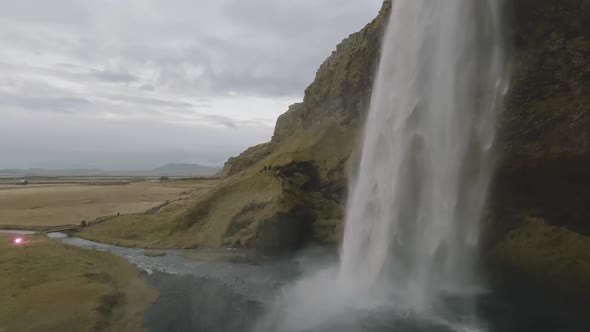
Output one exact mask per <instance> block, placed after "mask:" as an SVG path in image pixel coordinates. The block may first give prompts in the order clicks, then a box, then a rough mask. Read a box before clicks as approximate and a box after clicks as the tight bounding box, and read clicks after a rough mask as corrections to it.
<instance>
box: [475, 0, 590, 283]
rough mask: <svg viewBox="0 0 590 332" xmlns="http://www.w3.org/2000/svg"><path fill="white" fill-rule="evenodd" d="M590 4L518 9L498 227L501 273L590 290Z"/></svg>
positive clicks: (529, 4)
mask: <svg viewBox="0 0 590 332" xmlns="http://www.w3.org/2000/svg"><path fill="white" fill-rule="evenodd" d="M589 17H590V1H588V0H519V1H514V2H513V8H512V24H511V32H510V36H511V41H512V45H513V51H512V53H513V57H512V80H511V87H510V90H509V92H508V95H507V99H506V107H505V110H504V112H503V113H502V114H501V116H500V118H499V129H500V137H499V141H498V148H499V150H500V154H499V155H500V158H501V159H500V161H499V164H498V171H497V175H496V180H495V182H494V190H493V195H492V200H491V204H490V205H491V213H492V215H491V217H490V220H489V223H488V226H489V227H488V229H487V233H486V234H485V235H486V236H487V240H488V241H489V242H488V245H489V246H488V247H487V248H486V249H488V251H487V252H488V253H489V254H490V255H491V257H492V259H493V260H494V261H495V262H496V263H497V264H499V265H501V266H504V267H507V268H510V269H511V270H517V271H520V272H524V273H526V274H528V275H530V276H534V277H540V278H543V279H547V280H549V279H551V280H552V281H554V284H555V285H557V286H566V287H567V286H572V285H576V287H577V288H580V287H584V288H586V289H587V290H590V265H589V263H588V262H589V260H588V259H589V257H588V253H589V252H590V237H589V236H590V20H589V19H588V18H589Z"/></svg>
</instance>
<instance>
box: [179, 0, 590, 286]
mask: <svg viewBox="0 0 590 332" xmlns="http://www.w3.org/2000/svg"><path fill="white" fill-rule="evenodd" d="M509 3H510V5H511V6H512V9H511V14H512V15H511V16H512V18H513V20H512V21H513V22H512V23H511V24H510V27H511V28H510V29H509V30H510V31H509V33H508V36H509V39H510V40H511V41H512V42H513V45H514V47H513V49H512V52H511V54H512V61H511V66H512V80H511V86H510V91H509V94H508V96H507V100H506V107H505V110H504V112H503V113H502V114H501V115H500V118H499V131H500V137H499V139H498V141H497V149H498V151H499V155H500V156H501V159H500V160H499V161H498V174H497V176H496V180H495V183H494V190H493V194H492V197H491V202H490V217H489V218H488V219H489V220H488V223H487V224H486V225H487V226H488V227H487V229H486V234H485V238H486V240H487V242H486V248H485V249H486V250H487V251H486V253H488V254H489V256H490V257H491V258H492V259H493V261H494V262H495V263H496V264H498V265H499V266H502V267H506V268H511V269H516V270H519V271H521V272H523V273H529V274H538V275H540V276H543V275H551V276H552V277H551V278H549V279H551V280H554V281H556V283H558V282H557V281H558V280H561V281H566V282H564V283H563V284H564V285H565V284H567V283H568V282H567V280H573V279H571V278H569V279H568V277H564V278H560V276H565V275H569V276H572V275H575V276H581V275H586V276H590V271H589V270H588V269H589V267H588V263H587V262H583V261H579V257H584V256H582V255H580V253H581V252H582V251H588V250H590V244H589V243H590V241H588V238H587V236H589V235H590V20H589V19H588V18H589V17H590V1H589V0H519V1H514V2H509ZM390 9H391V1H389V0H387V1H385V2H384V5H383V8H382V10H381V12H380V13H379V15H378V16H377V18H376V19H375V20H374V21H373V22H371V23H370V24H369V25H367V26H366V27H365V28H364V29H363V30H361V31H360V32H358V33H355V34H352V35H350V36H349V37H348V38H347V39H345V40H344V41H343V42H342V43H341V44H339V45H338V46H337V48H336V51H334V52H333V54H332V55H331V56H330V57H329V58H328V59H327V60H326V61H325V62H324V63H323V64H322V65H321V66H320V68H319V70H318V71H317V74H316V77H315V80H314V81H313V83H312V84H311V85H310V86H309V87H308V88H307V89H306V91H305V98H304V100H303V102H302V103H299V104H295V105H292V106H291V107H290V108H289V110H288V111H287V112H286V113H285V114H283V115H282V116H280V117H279V119H278V120H277V124H276V128H275V132H274V135H273V138H272V140H271V141H270V142H269V143H265V144H262V145H258V146H255V147H252V148H250V149H248V150H246V151H245V152H244V153H242V154H241V155H239V156H238V157H235V158H231V159H230V160H228V162H227V163H226V165H225V167H224V170H223V174H225V175H227V177H226V178H225V180H224V181H222V183H221V184H220V185H219V186H218V187H217V188H215V189H214V190H213V191H211V192H210V193H209V194H208V195H206V196H205V197H204V198H202V199H200V200H199V201H198V202H196V203H195V205H194V207H193V208H192V209H191V210H190V211H189V212H188V213H186V214H185V215H183V216H182V217H181V218H179V220H178V225H177V227H176V229H175V230H174V231H173V233H178V232H181V233H183V234H191V236H190V239H191V241H193V242H194V244H195V245H204V246H222V245H223V246H235V247H238V246H245V247H256V248H263V249H269V250H279V249H292V248H296V247H298V246H301V245H303V244H305V243H307V242H309V241H315V242H321V243H335V242H337V241H338V240H339V237H340V233H341V229H342V227H341V224H342V207H343V204H344V201H345V195H346V188H347V178H348V174H350V172H349V170H350V169H351V168H352V167H354V161H355V160H356V158H355V157H354V156H355V153H356V152H355V151H356V147H357V146H358V138H359V133H360V128H361V127H362V123H363V119H364V116H365V114H366V111H367V109H368V105H369V102H370V96H371V86H372V83H373V80H374V76H375V68H376V65H377V61H378V59H379V50H380V40H381V36H382V30H383V28H384V27H385V23H386V21H387V19H388V14H389V12H390ZM524 239H529V240H530V242H525V241H524ZM525 243H530V245H531V247H527V248H520V247H519V246H525V247H526V246H528V244H525ZM550 247H552V248H556V249H559V250H558V251H559V253H556V254H555V255H561V256H559V257H557V258H556V257H555V256H553V257H544V256H546V254H547V253H548V252H549V251H550ZM519 248H520V249H523V250H520V249H519ZM533 248H536V249H533ZM516 251H518V253H517V252H516ZM533 256H534V257H533ZM556 260H559V261H562V262H565V261H567V262H568V264H564V265H563V266H561V265H560V269H559V271H560V272H559V273H558V275H555V274H554V273H553V272H551V271H554V269H553V268H554V264H555V261H556ZM552 273H553V274H552ZM576 278H577V279H575V280H576V282H577V283H578V284H580V285H582V284H584V283H586V286H588V285H590V279H589V278H583V277H579V278H578V277H576ZM580 280H581V281H580ZM578 281H579V282H578ZM577 287H578V286H577ZM579 287H582V286H579ZM589 289H590V288H589Z"/></svg>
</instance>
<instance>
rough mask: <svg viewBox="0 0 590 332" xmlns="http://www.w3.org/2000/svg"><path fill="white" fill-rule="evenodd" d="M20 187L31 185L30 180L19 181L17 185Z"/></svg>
mask: <svg viewBox="0 0 590 332" xmlns="http://www.w3.org/2000/svg"><path fill="white" fill-rule="evenodd" d="M16 184H18V185H19V186H26V185H27V184H29V181H28V180H18V182H17V183H16Z"/></svg>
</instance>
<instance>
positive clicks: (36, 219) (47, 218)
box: [0, 177, 216, 229]
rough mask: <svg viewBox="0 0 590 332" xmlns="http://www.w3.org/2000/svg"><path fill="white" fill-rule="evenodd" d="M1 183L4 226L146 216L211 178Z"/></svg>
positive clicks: (0, 207)
mask: <svg viewBox="0 0 590 332" xmlns="http://www.w3.org/2000/svg"><path fill="white" fill-rule="evenodd" d="M15 183H16V181H15V180H13V179H0V228H22V229H32V228H35V227H44V226H57V225H68V224H80V222H81V221H82V220H85V221H87V222H88V221H92V220H94V219H96V218H98V217H104V216H113V215H117V213H120V214H121V215H123V214H134V213H142V212H145V211H147V210H149V209H151V208H154V207H157V206H159V205H161V204H163V203H165V202H166V201H175V200H180V199H183V198H188V197H191V196H193V195H197V194H199V193H201V192H203V191H207V190H208V189H209V188H210V187H211V186H213V185H214V184H215V183H216V180H211V179H193V180H191V179H186V180H182V179H173V180H171V181H168V182H158V181H156V180H155V179H149V178H148V179H146V178H119V177H117V178H108V177H105V178H39V179H33V180H30V184H28V185H16V184H15Z"/></svg>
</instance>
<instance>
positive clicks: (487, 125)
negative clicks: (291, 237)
mask: <svg viewBox="0 0 590 332" xmlns="http://www.w3.org/2000/svg"><path fill="white" fill-rule="evenodd" d="M500 3H501V1H500V0H482V1H473V0H444V1H442V0H394V1H393V7H392V12H391V16H390V19H389V23H388V26H387V30H386V32H385V35H384V37H383V38H384V39H383V45H382V52H381V60H380V63H379V67H378V73H377V77H376V81H375V83H374V87H373V95H372V100H371V106H370V110H369V113H368V117H367V119H366V125H365V129H364V137H363V143H362V153H361V158H360V163H359V166H358V171H357V175H356V177H355V178H354V179H353V181H351V183H352V184H351V188H350V191H349V199H348V202H347V209H346V223H345V234H344V240H343V245H342V250H341V253H340V262H339V264H338V265H337V266H332V267H327V268H325V269H321V270H319V271H316V272H315V273H311V274H309V275H307V276H306V277H304V278H302V279H301V280H299V281H298V282H296V283H294V284H293V285H292V286H291V287H289V288H288V289H284V290H283V292H282V296H280V299H279V301H277V303H276V304H273V309H272V310H271V312H270V313H269V314H268V315H267V317H265V319H264V320H262V322H261V323H260V324H259V326H258V327H257V331H367V330H370V329H369V328H367V327H366V326H364V325H362V324H361V323H358V322H360V321H362V320H363V319H365V318H358V317H361V316H362V317H365V316H363V315H367V313H368V312H370V313H371V314H369V317H370V318H368V321H370V322H374V321H375V316H374V315H377V316H379V317H388V318H389V319H390V318H391V317H393V316H395V315H396V314H395V313H399V312H406V313H407V312H411V313H414V314H416V315H418V316H421V317H424V316H428V317H437V316H436V315H437V313H436V312H435V311H436V308H435V307H436V304H437V303H439V302H441V301H440V299H441V298H443V297H445V296H448V294H451V293H455V294H456V293H458V292H459V291H465V289H466V288H468V287H471V286H474V285H476V275H475V273H474V271H475V266H474V265H475V258H476V253H477V250H478V242H479V239H478V238H479V221H480V219H481V217H482V216H481V215H482V210H483V208H484V204H485V200H486V193H487V191H488V186H489V182H490V179H491V174H492V166H493V160H492V152H493V146H494V136H495V118H496V113H497V109H498V108H499V103H500V101H501V97H502V96H503V94H504V93H505V90H506V88H507V87H506V82H505V80H504V76H505V75H504V71H505V70H504V66H503V63H504V57H503V53H504V52H503V48H502V45H501V38H500V36H501V33H500V30H501V28H500V27H501V23H502V22H501V21H500V17H501V15H500V13H501V8H500ZM385 308H388V309H385ZM392 308H393V309H392ZM383 310H386V311H387V312H390V313H388V314H382V313H383ZM388 310H389V311H388ZM391 312H393V313H394V314H392V313H391ZM377 313H381V314H377ZM440 320H442V321H444V322H450V321H452V320H449V319H447V318H446V317H444V318H441V319H439V318H436V319H434V321H440ZM459 320H460V321H464V319H463V318H460V319H459ZM365 321H366V319H365ZM357 323H358V324H360V325H358V326H357V325H356V324H357ZM371 324H373V323H371ZM445 324H446V323H445ZM385 326H387V327H388V328H389V327H390V325H389V323H385ZM445 326H447V325H445ZM377 330H379V331H382V330H383V329H377ZM403 330H404V329H400V331H403ZM451 330H454V329H451ZM437 331H438V330H437Z"/></svg>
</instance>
